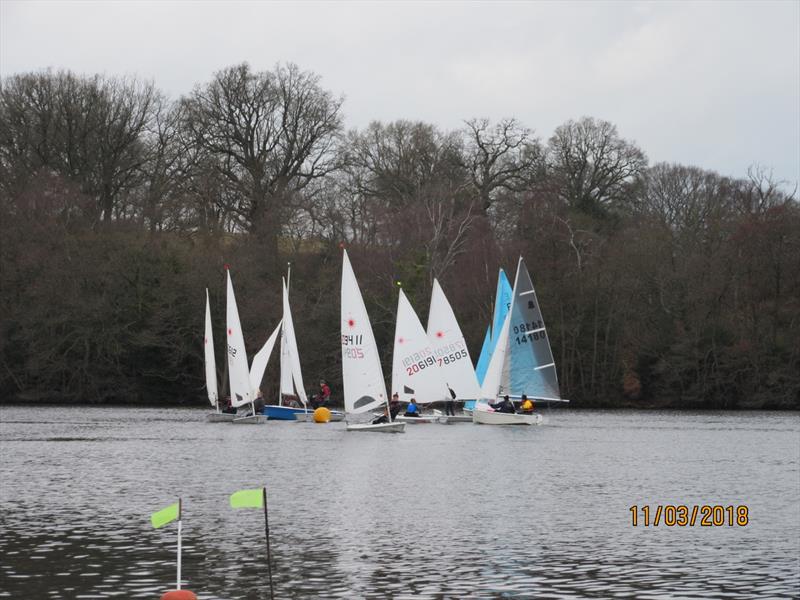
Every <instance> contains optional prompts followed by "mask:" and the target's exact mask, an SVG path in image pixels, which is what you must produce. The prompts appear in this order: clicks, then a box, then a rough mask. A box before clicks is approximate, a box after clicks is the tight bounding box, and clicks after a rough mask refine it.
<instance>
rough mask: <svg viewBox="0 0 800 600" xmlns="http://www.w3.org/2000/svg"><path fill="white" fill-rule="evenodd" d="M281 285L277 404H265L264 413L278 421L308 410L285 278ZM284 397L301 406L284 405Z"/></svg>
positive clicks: (291, 419)
mask: <svg viewBox="0 0 800 600" xmlns="http://www.w3.org/2000/svg"><path fill="white" fill-rule="evenodd" d="M282 286H283V321H282V323H283V325H282V328H281V354H280V356H281V359H280V365H281V369H280V370H281V375H280V390H279V392H278V394H279V398H278V404H267V405H266V406H265V407H264V414H266V415H267V417H268V418H270V419H275V420H279V421H294V420H296V418H295V415H297V414H298V413H307V412H308V397H307V396H306V390H305V387H304V385H303V373H302V371H301V369H300V354H299V352H298V350H297V338H296V337H295V334H294V322H293V321H292V311H291V308H290V307H289V289H288V287H287V286H286V280H285V279H283V280H282ZM285 397H296V398H297V399H298V400H299V401H300V403H301V404H302V407H294V406H284V405H283V399H284V398H285Z"/></svg>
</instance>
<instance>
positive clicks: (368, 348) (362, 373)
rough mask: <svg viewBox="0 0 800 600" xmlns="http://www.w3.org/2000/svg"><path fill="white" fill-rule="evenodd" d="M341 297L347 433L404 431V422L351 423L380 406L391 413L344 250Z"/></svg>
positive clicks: (375, 353) (367, 324)
mask: <svg viewBox="0 0 800 600" xmlns="http://www.w3.org/2000/svg"><path fill="white" fill-rule="evenodd" d="M341 294H342V296H341V302H342V305H341V341H342V384H343V387H344V410H345V415H346V418H347V421H348V423H347V431H384V432H395V433H400V432H403V431H405V423H401V422H397V421H391V420H389V422H387V423H379V424H373V423H368V422H367V423H357V422H350V421H351V420H353V421H355V419H358V418H359V417H358V416H359V415H362V416H363V415H364V413H367V414H369V412H370V411H372V410H374V409H376V408H379V407H383V406H385V407H386V412H387V414H390V413H389V398H388V397H387V396H386V383H385V382H384V381H383V370H382V369H381V361H380V357H379V356H378V346H377V344H376V343H375V337H374V335H373V333H372V325H371V324H370V321H369V316H368V315H367V309H366V307H365V306H364V299H363V298H362V297H361V290H360V289H359V287H358V281H356V276H355V274H354V273H353V268H352V267H351V266H350V260H349V259H348V257H347V250H345V251H344V258H343V261H342V290H341ZM389 419H391V416H390V417H389Z"/></svg>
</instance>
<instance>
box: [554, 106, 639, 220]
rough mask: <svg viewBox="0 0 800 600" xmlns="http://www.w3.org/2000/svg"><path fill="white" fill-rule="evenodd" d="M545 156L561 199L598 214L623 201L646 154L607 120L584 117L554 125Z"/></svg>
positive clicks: (582, 209) (575, 206) (585, 210)
mask: <svg viewBox="0 0 800 600" xmlns="http://www.w3.org/2000/svg"><path fill="white" fill-rule="evenodd" d="M548 158H549V163H550V168H551V171H552V175H553V176H554V177H555V179H556V181H557V183H558V186H559V190H560V193H561V195H562V197H563V199H564V200H565V201H566V202H567V203H568V204H569V205H570V206H571V207H573V208H577V209H579V210H581V211H583V212H587V213H596V214H601V213H603V212H604V211H605V210H607V209H608V208H610V207H613V206H614V205H616V204H618V203H620V202H622V201H623V200H624V199H625V198H626V197H627V195H628V192H629V190H630V186H631V184H632V182H633V181H634V179H635V177H636V176H637V175H638V174H639V173H640V172H641V171H642V170H643V169H644V168H645V167H646V166H647V157H646V156H645V154H644V152H642V150H640V149H639V148H638V147H637V146H636V145H635V144H633V143H632V142H629V141H627V140H624V139H622V138H620V137H619V135H618V134H617V128H616V127H615V126H614V125H612V124H611V123H609V122H608V121H601V120H595V119H593V118H591V117H583V118H582V119H580V120H579V121H567V122H566V123H565V124H563V125H561V126H559V127H558V128H556V131H555V133H554V134H553V136H552V137H551V138H550V141H549V144H548Z"/></svg>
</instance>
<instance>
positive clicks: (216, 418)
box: [206, 412, 236, 423]
mask: <svg viewBox="0 0 800 600" xmlns="http://www.w3.org/2000/svg"><path fill="white" fill-rule="evenodd" d="M235 418H236V415H235V414H234V413H216V412H213V413H208V414H207V415H206V421H208V422H209V423H229V422H230V421H233V420H234V419H235Z"/></svg>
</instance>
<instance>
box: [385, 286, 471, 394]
mask: <svg viewBox="0 0 800 600" xmlns="http://www.w3.org/2000/svg"><path fill="white" fill-rule="evenodd" d="M459 356H460V351H459ZM394 394H399V395H400V399H401V400H403V401H406V402H407V401H408V400H410V399H411V398H414V399H415V400H416V401H417V403H419V404H426V403H428V402H437V401H440V400H449V399H450V392H449V391H448V389H447V386H446V385H445V381H444V377H443V373H442V371H441V369H440V368H439V364H438V361H437V359H436V355H435V354H434V351H433V348H431V342H430V340H429V339H428V335H427V334H426V333H425V330H424V329H423V328H422V323H420V322H419V318H418V317H417V313H415V312H414V308H413V307H412V306H411V303H410V302H409V301H408V298H407V297H406V295H405V293H404V292H403V290H402V289H401V290H400V294H399V297H398V299H397V323H396V325H395V332H394V354H393V357H392V396H394Z"/></svg>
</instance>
